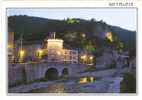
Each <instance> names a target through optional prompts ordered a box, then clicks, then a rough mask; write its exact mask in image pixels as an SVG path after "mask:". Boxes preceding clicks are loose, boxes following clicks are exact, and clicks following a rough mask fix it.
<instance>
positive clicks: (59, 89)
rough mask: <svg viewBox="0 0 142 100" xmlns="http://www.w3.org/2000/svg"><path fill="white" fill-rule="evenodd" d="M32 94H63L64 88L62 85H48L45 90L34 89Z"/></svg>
mask: <svg viewBox="0 0 142 100" xmlns="http://www.w3.org/2000/svg"><path fill="white" fill-rule="evenodd" d="M31 92H32V93H64V92H65V87H64V84H63V83H55V84H50V85H49V86H48V87H47V88H42V89H35V90H32V91H31Z"/></svg>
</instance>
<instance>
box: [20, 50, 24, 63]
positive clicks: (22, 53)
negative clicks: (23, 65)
mask: <svg viewBox="0 0 142 100" xmlns="http://www.w3.org/2000/svg"><path fill="white" fill-rule="evenodd" d="M24 57H25V51H24V50H23V49H20V50H19V62H23V60H24Z"/></svg>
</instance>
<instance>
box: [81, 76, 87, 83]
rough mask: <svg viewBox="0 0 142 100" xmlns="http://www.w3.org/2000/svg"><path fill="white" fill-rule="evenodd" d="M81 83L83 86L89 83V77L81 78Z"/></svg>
mask: <svg viewBox="0 0 142 100" xmlns="http://www.w3.org/2000/svg"><path fill="white" fill-rule="evenodd" d="M79 83H81V84H83V83H88V81H87V77H83V78H80V80H79Z"/></svg>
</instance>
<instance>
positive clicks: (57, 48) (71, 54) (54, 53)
mask: <svg viewBox="0 0 142 100" xmlns="http://www.w3.org/2000/svg"><path fill="white" fill-rule="evenodd" d="M63 42H64V41H63V40H62V39H56V38H55V34H54V38H53V39H48V40H47V58H48V62H58V63H72V64H73V63H78V51H77V50H70V49H64V48H63Z"/></svg>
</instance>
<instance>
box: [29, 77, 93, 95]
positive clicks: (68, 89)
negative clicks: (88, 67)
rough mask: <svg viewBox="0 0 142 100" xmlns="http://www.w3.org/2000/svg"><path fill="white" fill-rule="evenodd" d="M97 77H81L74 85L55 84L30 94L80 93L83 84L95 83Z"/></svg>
mask: <svg viewBox="0 0 142 100" xmlns="http://www.w3.org/2000/svg"><path fill="white" fill-rule="evenodd" d="M94 81H95V77H92V76H87V77H81V78H79V79H78V80H77V81H76V82H73V81H71V82H73V84H70V85H68V83H66V82H62V83H61V82H60V83H57V82H55V83H53V84H49V85H48V87H47V88H41V89H35V90H32V91H30V92H32V93H73V92H80V86H79V85H81V84H85V83H90V82H94Z"/></svg>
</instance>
